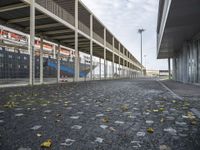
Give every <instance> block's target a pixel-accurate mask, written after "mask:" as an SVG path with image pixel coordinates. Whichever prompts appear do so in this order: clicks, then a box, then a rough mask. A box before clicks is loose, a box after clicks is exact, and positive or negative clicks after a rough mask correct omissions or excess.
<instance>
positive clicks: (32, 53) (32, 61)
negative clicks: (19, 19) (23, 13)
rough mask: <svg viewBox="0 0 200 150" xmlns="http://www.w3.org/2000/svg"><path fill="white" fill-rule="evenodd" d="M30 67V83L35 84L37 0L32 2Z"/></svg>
mask: <svg viewBox="0 0 200 150" xmlns="http://www.w3.org/2000/svg"><path fill="white" fill-rule="evenodd" d="M30 2H31V3H30V67H29V75H30V76H29V83H30V85H34V83H35V0H31V1H30Z"/></svg>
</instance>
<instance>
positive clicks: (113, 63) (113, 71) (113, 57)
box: [112, 53, 115, 78]
mask: <svg viewBox="0 0 200 150" xmlns="http://www.w3.org/2000/svg"><path fill="white" fill-rule="evenodd" d="M114 67H115V54H114V53H113V54H112V77H113V78H114V74H115V68H114Z"/></svg>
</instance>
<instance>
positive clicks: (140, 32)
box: [138, 28, 145, 74]
mask: <svg viewBox="0 0 200 150" xmlns="http://www.w3.org/2000/svg"><path fill="white" fill-rule="evenodd" d="M144 31H145V29H143V28H141V29H138V33H139V34H140V36H141V74H142V33H143V32H144Z"/></svg>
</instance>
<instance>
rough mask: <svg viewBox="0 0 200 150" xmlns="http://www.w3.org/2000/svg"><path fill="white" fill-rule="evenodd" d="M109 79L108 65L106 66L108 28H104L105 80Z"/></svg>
mask: <svg viewBox="0 0 200 150" xmlns="http://www.w3.org/2000/svg"><path fill="white" fill-rule="evenodd" d="M106 77H107V65H106V28H104V78H105V79H106Z"/></svg>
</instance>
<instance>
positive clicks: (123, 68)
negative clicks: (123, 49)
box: [122, 59, 125, 78]
mask: <svg viewBox="0 0 200 150" xmlns="http://www.w3.org/2000/svg"><path fill="white" fill-rule="evenodd" d="M124 65H125V60H124V59H123V65H122V70H123V72H122V77H123V78H124V77H125V66H124Z"/></svg>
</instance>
